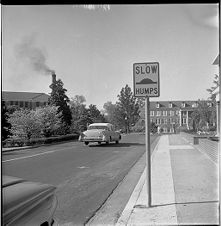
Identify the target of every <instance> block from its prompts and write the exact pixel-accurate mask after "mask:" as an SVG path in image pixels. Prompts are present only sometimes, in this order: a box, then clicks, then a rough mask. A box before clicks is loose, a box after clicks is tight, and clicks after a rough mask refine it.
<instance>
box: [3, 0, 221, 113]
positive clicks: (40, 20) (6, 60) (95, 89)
mask: <svg viewBox="0 0 221 226" xmlns="http://www.w3.org/2000/svg"><path fill="white" fill-rule="evenodd" d="M218 7H219V6H218V4H177V5H176V4H156V5H154V4H151V5H148V4H144V5H96V6H95V5H38V6H37V5H36V6H34V5H32V6H25V5H23V6H22V5H20V6H9V5H8V6H7V5H3V6H2V28H1V29H2V90H3V91H16V92H18V91H25V92H40V93H41V92H43V93H47V94H49V93H50V92H51V89H50V88H49V85H50V84H51V81H52V79H51V72H52V71H55V73H56V76H57V79H61V80H62V82H63V83H64V88H65V89H67V93H66V94H67V95H68V97H69V98H70V99H71V98H73V97H74V96H75V95H83V96H84V97H85V99H86V104H87V106H88V105H90V104H94V105H96V106H97V107H98V109H102V108H103V105H104V103H106V102H108V101H111V102H112V103H116V101H117V100H118V97H117V96H118V94H120V91H121V89H122V88H123V87H125V86H126V85H127V84H128V85H129V86H130V87H131V89H132V91H133V64H134V63H142V62H159V71H160V97H152V98H150V101H160V100H161V101H163V100H166V101H172V100H174V101H175V100H198V99H207V98H208V97H209V93H208V92H207V91H206V89H208V88H211V86H212V85H213V83H212V82H213V79H214V76H215V74H217V73H218V66H215V65H213V62H214V60H215V58H216V57H217V55H218V54H219V19H218V16H219V15H218Z"/></svg>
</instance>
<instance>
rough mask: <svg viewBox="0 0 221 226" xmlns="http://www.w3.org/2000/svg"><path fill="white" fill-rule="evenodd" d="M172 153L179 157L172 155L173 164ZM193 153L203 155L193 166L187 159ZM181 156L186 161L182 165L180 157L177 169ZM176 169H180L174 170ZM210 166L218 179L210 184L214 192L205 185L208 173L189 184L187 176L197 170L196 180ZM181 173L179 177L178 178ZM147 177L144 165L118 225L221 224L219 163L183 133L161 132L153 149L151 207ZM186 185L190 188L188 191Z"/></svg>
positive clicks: (214, 176) (195, 155)
mask: <svg viewBox="0 0 221 226" xmlns="http://www.w3.org/2000/svg"><path fill="white" fill-rule="evenodd" d="M174 151H175V152H174ZM171 153H175V154H174V155H175V157H176V158H175V157H174V158H173V164H172V163H171ZM192 155H193V159H194V160H196V159H197V160H198V159H200V161H201V162H200V164H199V163H198V162H193V160H192V165H193V166H189V167H186V166H187V165H185V161H189V159H188V158H192ZM177 156H178V157H177ZM180 158H183V161H184V163H183V168H182V167H181V166H182V159H181V160H179V161H177V164H179V165H178V167H177V169H176V164H175V163H174V159H175V160H177V159H180ZM185 158H186V160H185ZM190 162H191V161H190ZM201 163H202V164H203V165H201ZM172 165H173V167H172ZM205 165H206V166H205ZM174 166H175V167H174ZM184 167H186V168H188V169H185V168H184ZM191 167H193V168H191ZM205 167H207V168H205ZM181 169H182V170H181ZM176 170H177V172H176V173H174V171H176ZM191 170H192V171H191ZM208 170H210V171H211V173H210V177H211V175H212V177H213V181H215V182H217V183H215V184H214V185H211V190H214V191H213V192H210V191H208V190H206V189H205V188H203V186H204V182H205V186H207V184H206V183H208V182H209V181H207V182H206V181H205V180H207V178H206V176H204V177H203V176H202V179H201V177H199V180H201V181H198V182H194V183H195V184H193V185H192V184H190V185H189V187H188V185H186V184H187V183H188V180H187V179H186V180H185V176H186V177H187V175H191V174H192V175H194V174H195V177H194V178H193V180H196V178H197V175H202V174H205V172H206V171H208ZM216 170H217V172H216ZM173 175H175V178H176V181H177V182H176V183H178V184H175V183H174V176H173ZM179 177H180V178H181V179H180V180H178V179H177V178H179ZM182 177H183V179H182ZM146 179H147V178H146V169H145V170H144V172H143V174H142V176H141V178H140V180H139V182H138V184H137V186H136V187H135V189H134V191H133V193H132V195H131V197H130V199H129V201H128V203H127V205H126V207H125V209H124V210H123V212H122V214H121V216H120V218H119V219H118V221H117V223H116V226H122V225H128V226H132V225H133V226H139V225H145V226H148V225H218V224H219V210H218V208H219V202H218V165H217V164H215V163H213V162H211V160H210V159H208V158H207V156H206V155H204V154H203V153H201V152H199V150H197V149H195V148H194V146H193V145H191V144H189V143H188V142H187V141H186V140H185V139H182V137H181V136H180V135H173V137H172V139H171V136H170V139H169V136H168V135H164V136H162V137H161V138H160V140H159V142H158V145H157V146H156V148H155V150H154V152H153V155H152V185H151V187H152V193H151V194H152V203H151V207H148V196H147V187H146ZM182 180H183V181H182ZM208 180H209V178H208ZM182 183H186V184H185V185H184V184H182ZM190 183H192V181H191V182H190ZM194 186H195V187H194ZM201 186H202V187H201ZM216 186H217V188H216ZM176 188H177V191H176ZM180 188H182V189H180ZM185 189H186V190H190V191H185ZM191 189H192V190H191ZM207 189H208V186H207ZM178 193H182V194H178ZM194 195H196V198H193V196H194ZM180 197H182V199H181V198H180ZM180 200H182V202H180Z"/></svg>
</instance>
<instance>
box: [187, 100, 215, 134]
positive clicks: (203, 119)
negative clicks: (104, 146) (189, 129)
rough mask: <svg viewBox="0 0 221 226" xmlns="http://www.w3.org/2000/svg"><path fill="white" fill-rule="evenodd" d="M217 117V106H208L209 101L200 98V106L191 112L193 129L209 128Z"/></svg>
mask: <svg viewBox="0 0 221 226" xmlns="http://www.w3.org/2000/svg"><path fill="white" fill-rule="evenodd" d="M215 121H216V119H215V108H214V107H212V108H211V107H209V106H208V101H205V100H198V107H197V108H196V109H195V110H194V112H193V113H192V114H191V122H192V126H193V131H195V132H196V131H198V130H199V129H201V130H205V129H209V126H211V125H213V123H214V122H215Z"/></svg>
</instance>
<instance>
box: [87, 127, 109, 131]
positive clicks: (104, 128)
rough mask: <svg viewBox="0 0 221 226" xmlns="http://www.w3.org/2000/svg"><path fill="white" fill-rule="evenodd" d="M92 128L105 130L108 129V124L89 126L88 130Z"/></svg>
mask: <svg viewBox="0 0 221 226" xmlns="http://www.w3.org/2000/svg"><path fill="white" fill-rule="evenodd" d="M92 129H103V130H108V127H107V126H89V128H88V130H92Z"/></svg>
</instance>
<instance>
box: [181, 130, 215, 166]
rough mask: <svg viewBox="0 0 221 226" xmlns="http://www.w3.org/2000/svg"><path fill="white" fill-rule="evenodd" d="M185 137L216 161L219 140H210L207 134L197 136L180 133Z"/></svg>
mask: <svg viewBox="0 0 221 226" xmlns="http://www.w3.org/2000/svg"><path fill="white" fill-rule="evenodd" d="M182 135H183V136H185V138H186V139H187V140H188V141H189V142H190V143H192V144H193V145H194V147H196V148H197V149H199V150H200V151H201V152H203V153H205V154H206V155H207V156H209V157H210V158H211V159H212V160H213V161H214V162H216V163H218V158H219V142H218V141H213V140H210V138H209V136H197V135H195V136H194V135H193V134H188V133H182Z"/></svg>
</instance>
